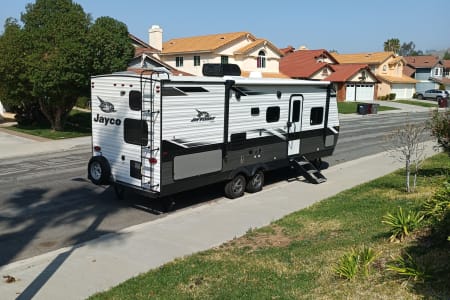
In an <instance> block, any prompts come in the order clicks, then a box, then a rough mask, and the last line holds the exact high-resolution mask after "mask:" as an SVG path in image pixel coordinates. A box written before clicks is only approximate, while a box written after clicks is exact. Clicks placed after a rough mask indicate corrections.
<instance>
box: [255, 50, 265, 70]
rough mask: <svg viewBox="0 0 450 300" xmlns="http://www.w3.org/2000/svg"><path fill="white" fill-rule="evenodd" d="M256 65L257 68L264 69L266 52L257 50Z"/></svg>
mask: <svg viewBox="0 0 450 300" xmlns="http://www.w3.org/2000/svg"><path fill="white" fill-rule="evenodd" d="M256 67H257V68H258V69H264V68H265V67H266V54H265V53H264V51H259V53H258V60H257V62H256Z"/></svg>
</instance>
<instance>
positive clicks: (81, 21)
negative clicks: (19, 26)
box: [21, 0, 90, 130]
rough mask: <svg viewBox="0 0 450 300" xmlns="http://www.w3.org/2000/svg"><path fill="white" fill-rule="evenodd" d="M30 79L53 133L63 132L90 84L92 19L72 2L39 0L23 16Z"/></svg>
mask: <svg viewBox="0 0 450 300" xmlns="http://www.w3.org/2000/svg"><path fill="white" fill-rule="evenodd" d="M21 20H22V22H23V24H24V27H23V33H24V37H25V39H26V40H27V41H28V44H27V46H28V47H27V49H26V52H27V55H26V65H27V76H28V78H29V80H30V82H31V83H32V85H33V89H32V92H33V95H34V96H35V97H36V98H37V99H38V103H39V107H40V109H41V111H42V113H43V114H44V115H45V117H46V118H47V119H48V120H49V122H50V125H51V127H52V129H53V130H62V129H63V126H64V123H65V119H66V117H67V115H68V114H69V112H70V111H71V110H72V108H73V106H74V105H75V102H76V100H77V97H78V95H79V94H80V91H83V90H85V89H86V88H87V86H88V85H89V64H88V62H89V61H88V58H89V49H88V43H87V33H88V30H89V25H90V16H89V15H87V14H86V13H85V12H84V11H83V9H82V7H81V6H80V5H78V4H74V3H73V2H72V1H71V0H37V1H36V2H35V3H34V4H28V5H27V7H26V12H25V13H24V14H22V17H21Z"/></svg>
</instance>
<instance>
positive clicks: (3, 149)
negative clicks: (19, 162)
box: [0, 128, 91, 159]
mask: <svg viewBox="0 0 450 300" xmlns="http://www.w3.org/2000/svg"><path fill="white" fill-rule="evenodd" d="M90 145H91V137H90V136H85V137H80V138H72V139H63V140H49V139H44V138H39V137H35V136H31V135H27V134H21V133H18V132H15V131H12V130H6V129H3V128H0V159H8V158H13V157H22V156H23V157H25V156H31V155H36V154H44V153H52V152H55V153H56V152H63V151H67V150H73V149H77V148H88V147H89V148H90Z"/></svg>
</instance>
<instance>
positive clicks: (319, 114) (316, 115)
mask: <svg viewBox="0 0 450 300" xmlns="http://www.w3.org/2000/svg"><path fill="white" fill-rule="evenodd" d="M322 122H323V107H313V108H311V120H310V122H309V124H310V125H319V124H322Z"/></svg>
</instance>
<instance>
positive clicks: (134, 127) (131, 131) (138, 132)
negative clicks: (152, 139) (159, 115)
mask: <svg viewBox="0 0 450 300" xmlns="http://www.w3.org/2000/svg"><path fill="white" fill-rule="evenodd" d="M123 126H124V134H123V137H124V140H125V142H126V143H128V144H134V145H140V146H146V145H147V144H148V126H147V122H145V121H143V120H136V119H125V120H124V122H123Z"/></svg>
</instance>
